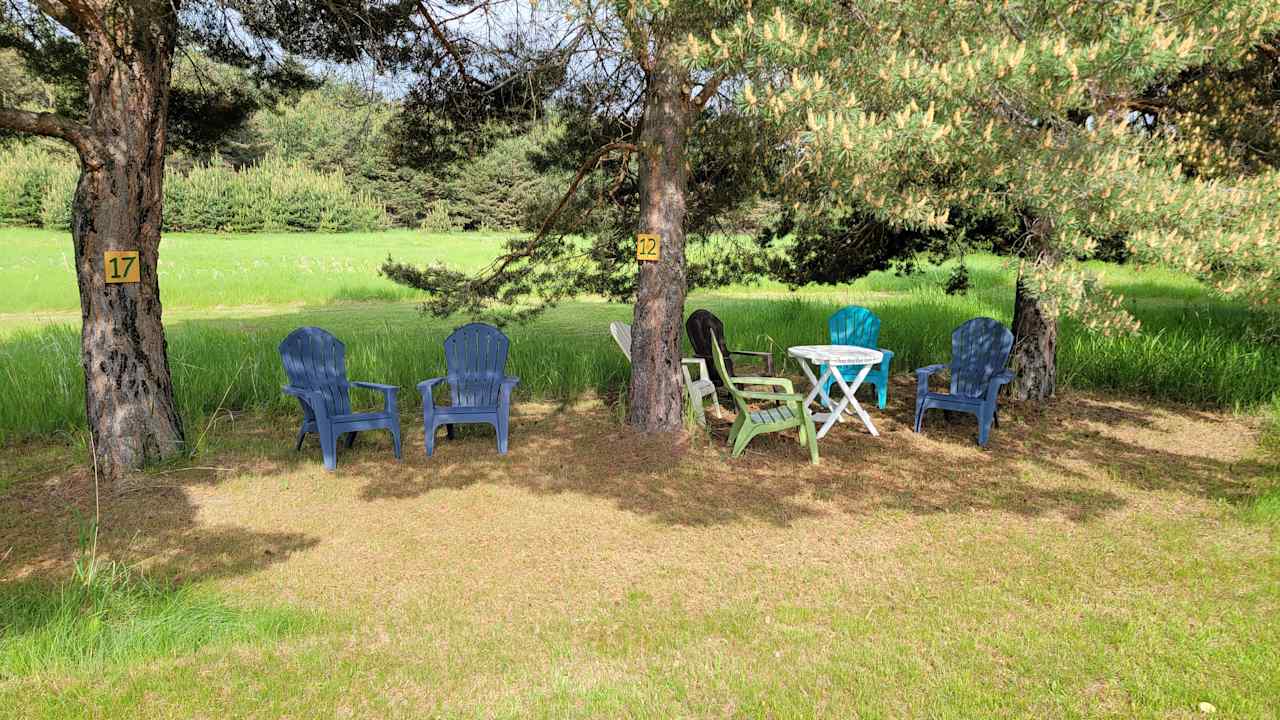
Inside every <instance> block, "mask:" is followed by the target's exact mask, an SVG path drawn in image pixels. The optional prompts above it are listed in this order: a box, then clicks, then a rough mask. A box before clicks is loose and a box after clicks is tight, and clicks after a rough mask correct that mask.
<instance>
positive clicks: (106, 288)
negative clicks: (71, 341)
mask: <svg viewBox="0 0 1280 720" xmlns="http://www.w3.org/2000/svg"><path fill="white" fill-rule="evenodd" d="M176 13H177V3H176V2H174V3H170V2H167V1H159V2H129V3H120V4H119V5H117V6H116V7H113V8H111V9H110V11H106V12H103V13H102V16H101V19H102V20H103V24H102V25H101V26H100V27H99V28H98V32H95V33H92V34H87V35H86V36H82V40H83V41H84V43H85V49H86V51H87V54H88V56H89V72H88V98H89V113H88V119H87V122H86V124H87V126H88V130H89V132H90V133H91V135H93V136H94V137H95V138H96V140H97V145H96V153H97V157H86V153H85V151H84V150H83V149H82V150H81V158H82V162H81V166H82V168H81V175H80V181H79V183H78V185H77V186H76V193H75V199H74V201H73V206H72V227H71V232H72V238H73V240H74V244H75V259H76V281H77V284H78V285H79V289H80V312H81V317H82V319H83V329H82V331H81V362H82V364H83V366H84V375H85V413H86V415H87V417H88V421H89V428H90V432H91V434H92V438H93V449H94V453H95V462H96V463H97V466H98V468H99V470H100V471H101V472H103V473H104V474H105V475H106V476H108V477H118V476H120V475H121V474H123V473H124V472H126V471H128V470H130V469H134V468H139V467H141V466H143V465H144V464H146V463H148V462H152V461H157V460H163V459H165V458H169V457H172V456H174V455H177V454H179V453H181V452H182V451H183V449H184V439H183V430H182V421H181V418H180V417H179V416H178V412H177V408H176V405H175V403H174V399H173V382H172V378H171V375H170V371H169V360H168V354H167V346H166V341H165V334H164V327H163V325H162V323H161V308H160V287H159V283H158V281H157V277H156V268H157V262H158V254H159V247H160V228H161V205H162V201H163V198H164V192H163V184H164V158H165V126H166V123H167V119H168V109H169V83H170V78H171V73H172V65H173V54H174V46H175V42H176V39H177V31H178V18H177V15H176ZM108 250H137V251H138V266H139V275H140V282H138V283H129V284H107V283H106V274H107V273H106V267H105V263H104V259H103V253H105V252H106V251H108Z"/></svg>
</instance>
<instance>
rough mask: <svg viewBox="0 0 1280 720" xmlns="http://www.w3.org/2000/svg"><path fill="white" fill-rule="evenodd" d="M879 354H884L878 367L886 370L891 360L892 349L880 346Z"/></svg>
mask: <svg viewBox="0 0 1280 720" xmlns="http://www.w3.org/2000/svg"><path fill="white" fill-rule="evenodd" d="M880 354H881V355H883V356H884V359H882V360H881V361H880V367H882V368H885V369H886V370H887V369H888V368H889V363H891V362H893V351H892V350H885V349H884V348H880Z"/></svg>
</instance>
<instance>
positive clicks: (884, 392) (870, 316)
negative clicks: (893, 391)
mask: <svg viewBox="0 0 1280 720" xmlns="http://www.w3.org/2000/svg"><path fill="white" fill-rule="evenodd" d="M827 329H828V330H829V331H830V332H831V344H832V345H856V346H857V347H864V348H871V349H872V350H879V351H880V352H882V353H884V359H883V360H881V361H880V364H879V365H876V366H875V367H873V368H871V370H869V371H868V372H867V377H866V378H864V379H863V380H862V383H863V384H864V385H874V386H875V388H876V402H877V404H878V405H879V406H880V409H881V410H883V409H884V406H885V403H887V402H888V401H889V363H890V362H892V361H893V351H892V350H885V349H884V348H881V347H878V344H879V342H880V318H878V317H876V314H875V313H873V312H871V311H870V310H868V309H866V308H864V307H858V306H857V305H850V306H849V307H847V308H842V309H841V310H840V311H838V312H837V313H836V314H835V315H832V316H831V319H829V320H827ZM861 370H862V366H861V365H844V366H841V367H838V368H836V372H838V373H840V374H841V375H843V376H844V379H845V380H846V381H848V380H853V379H854V378H856V377H858V373H859V372H861ZM821 371H822V373H823V374H825V373H826V372H827V367H826V366H825V365H823V366H822V368H821ZM819 377H821V375H819ZM835 383H836V380H835V378H834V377H830V378H827V380H826V381H825V382H824V383H822V395H823V397H826V398H829V397H831V386H832V385H835ZM827 404H828V405H830V404H831V403H829V402H828V403H827Z"/></svg>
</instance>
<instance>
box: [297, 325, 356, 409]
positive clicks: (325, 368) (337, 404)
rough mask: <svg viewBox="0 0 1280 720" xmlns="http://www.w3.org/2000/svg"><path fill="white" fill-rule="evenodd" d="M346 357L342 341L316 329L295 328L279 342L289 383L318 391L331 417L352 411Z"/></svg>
mask: <svg viewBox="0 0 1280 720" xmlns="http://www.w3.org/2000/svg"><path fill="white" fill-rule="evenodd" d="M346 357H347V349H346V346H345V345H343V344H342V341H341V340H339V339H338V338H336V337H334V336H333V335H331V334H330V333H328V332H327V331H325V330H321V329H320V328H317V327H301V328H298V329H297V330H294V331H293V332H291V333H289V336H288V337H286V338H285V339H284V341H283V342H281V343H280V359H281V360H282V361H283V363H284V371H285V374H286V375H288V377H289V384H290V385H294V386H296V387H300V388H305V389H307V390H319V391H320V392H321V393H322V394H323V395H324V398H325V409H326V410H327V411H328V412H329V414H330V416H333V415H346V414H348V413H350V412H351V396H350V393H349V386H348V383H347V359H346ZM303 407H304V408H305V407H306V405H305V403H304V404H303Z"/></svg>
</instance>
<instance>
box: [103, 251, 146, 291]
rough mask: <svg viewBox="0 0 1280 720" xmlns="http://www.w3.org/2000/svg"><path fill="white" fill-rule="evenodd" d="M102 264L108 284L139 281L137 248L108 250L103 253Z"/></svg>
mask: <svg viewBox="0 0 1280 720" xmlns="http://www.w3.org/2000/svg"><path fill="white" fill-rule="evenodd" d="M102 264H103V266H104V267H105V268H106V271H107V283H108V284H112V283H136V282H139V273H138V251H137V250H108V251H107V252H105V253H103V255H102Z"/></svg>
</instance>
